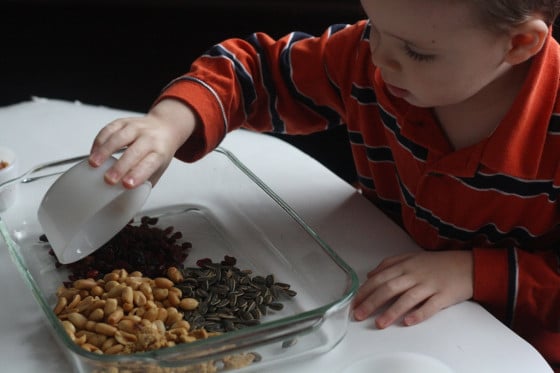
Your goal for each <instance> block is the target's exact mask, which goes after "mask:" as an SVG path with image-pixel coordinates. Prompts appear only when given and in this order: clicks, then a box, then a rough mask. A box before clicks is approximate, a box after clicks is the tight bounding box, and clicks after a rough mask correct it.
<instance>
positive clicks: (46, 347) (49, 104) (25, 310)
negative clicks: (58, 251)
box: [0, 98, 552, 373]
mask: <svg viewBox="0 0 560 373" xmlns="http://www.w3.org/2000/svg"><path fill="white" fill-rule="evenodd" d="M129 115H137V114H136V113H130V112H125V111H121V110H115V109H110V108H106V107H99V106H90V105H85V104H81V103H79V102H66V101H58V100H49V99H40V98H34V99H32V100H30V101H28V102H22V103H20V104H16V105H11V106H6V107H0V145H4V146H9V147H11V148H13V149H14V150H15V151H16V152H17V154H18V156H19V162H20V163H19V165H20V170H21V171H25V170H28V169H29V168H31V167H32V166H34V165H37V164H39V163H43V162H46V161H51V160H58V159H64V158H68V157H70V156H75V155H82V154H87V153H88V151H89V147H90V145H91V141H92V140H93V138H94V136H95V134H96V133H97V131H98V130H99V129H100V128H101V127H102V126H103V125H105V124H106V123H108V122H109V121H111V120H113V119H116V118H118V117H122V116H129ZM222 146H223V147H225V148H227V149H229V150H230V151H232V152H233V153H234V154H235V155H237V157H238V158H240V160H241V161H242V162H243V163H245V164H246V165H247V166H248V167H249V168H250V169H252V170H253V171H254V172H255V173H256V174H257V175H258V176H259V177H260V178H261V179H262V180H263V181H264V182H265V183H267V184H268V185H269V186H270V187H271V188H272V189H273V190H274V191H276V192H277V194H279V195H280V197H282V198H283V199H284V200H285V201H286V202H287V203H288V204H290V205H291V206H292V207H294V209H295V210H296V211H297V212H298V213H299V214H300V215H301V216H302V218H303V219H304V220H305V221H306V222H307V223H308V224H309V225H310V226H311V227H312V228H313V229H314V230H315V231H316V232H317V233H318V234H319V235H320V236H321V237H322V238H323V239H324V240H325V241H326V242H327V243H328V244H329V245H330V246H331V247H332V248H334V249H335V250H336V251H337V252H338V253H339V254H340V256H341V257H342V258H343V259H344V260H345V261H346V262H347V263H349V264H350V265H351V266H352V267H353V268H354V269H355V270H356V272H357V273H358V275H359V276H360V280H362V279H363V278H364V277H365V273H366V272H367V271H368V270H370V269H372V268H373V267H374V266H375V264H376V263H378V262H379V261H380V260H381V259H382V258H383V257H385V256H387V255H389V254H392V253H398V252H402V251H405V250H411V249H415V248H416V246H415V244H414V243H413V242H411V240H410V239H409V238H408V236H407V235H406V234H405V233H404V232H403V231H402V230H401V229H400V228H398V227H397V226H395V225H394V224H393V223H392V222H391V221H389V220H388V219H387V218H386V217H385V216H384V215H382V214H381V213H380V212H379V211H378V210H377V209H376V208H375V207H374V206H373V205H371V204H370V203H369V202H368V201H366V200H365V199H364V198H363V197H362V196H361V195H359V194H358V193H356V191H355V190H354V189H353V188H352V187H351V186H349V185H348V184H346V183H345V182H344V181H343V180H342V179H340V178H338V177H337V176H336V175H334V174H333V173H332V172H331V171H329V170H328V169H326V168H324V167H323V166H322V165H321V164H319V163H318V162H317V161H315V160H314V159H312V158H310V157H308V156H307V155H305V154H303V153H302V152H301V151H299V150H297V149H295V148H293V147H292V146H290V145H288V144H286V143H284V142H282V141H280V140H278V139H275V138H272V137H270V136H266V135H262V134H254V133H250V132H247V131H236V132H234V133H232V134H230V135H228V137H227V138H226V139H225V141H224V142H223V144H222ZM13 208H17V204H16V205H15V206H14V207H13ZM0 284H2V285H1V286H0V299H2V302H1V305H0V362H1V363H0V364H1V365H0V372H18V373H27V372H33V373H35V372H44V373H49V372H69V371H71V368H70V365H69V364H68V363H67V362H66V360H65V358H64V356H63V354H62V353H61V351H60V350H59V347H58V344H57V343H55V341H54V340H53V338H52V337H51V334H50V332H49V331H48V329H47V325H46V323H45V322H44V321H43V318H42V315H41V311H40V309H39V307H38V306H37V305H36V303H35V301H34V299H33V297H32V295H31V292H30V291H29V289H28V288H27V287H26V285H25V284H24V282H23V281H22V280H21V278H20V275H19V273H18V272H17V270H16V268H15V267H14V265H13V264H12V262H11V259H10V257H9V255H8V253H7V252H5V251H1V252H0ZM399 351H402V352H414V353H419V354H424V355H426V356H431V357H433V358H435V359H437V360H439V361H441V362H443V363H444V364H446V365H448V366H449V367H451V368H452V370H453V371H455V372H469V373H471V372H476V373H481V372H492V373H499V372H507V373H513V372H520V373H527V372H531V373H540V372H551V371H552V370H551V369H550V367H549V366H548V365H547V363H546V361H545V360H544V359H543V358H542V357H541V355H539V354H538V352H537V351H536V350H535V349H534V348H533V347H532V346H530V345H529V344H528V343H526V342H525V341H524V340H522V339H521V338H519V337H518V336H517V335H516V334H514V333H513V332H511V331H510V330H509V329H508V328H506V327H505V326H503V325H502V324H501V323H500V322H498V321H497V320H496V319H495V318H493V317H492V316H491V315H490V314H489V313H487V312H486V311H485V310H484V309H483V308H482V307H480V306H479V305H477V304H475V303H472V302H465V303H462V304H459V305H456V306H453V307H450V308H448V309H446V310H444V311H442V312H440V313H438V314H437V315H435V316H434V317H432V318H431V319H429V320H427V321H425V322H423V323H421V324H419V325H416V326H413V327H402V326H399V325H395V326H392V327H389V328H388V329H385V330H376V329H375V328H374V327H373V320H372V319H369V320H367V321H363V322H350V326H349V330H348V333H347V335H346V337H345V338H344V339H343V340H342V342H341V343H339V344H338V345H337V346H336V347H335V348H334V349H332V350H331V351H330V352H328V353H326V354H323V355H320V356H317V357H314V358H311V359H307V360H303V361H298V362H293V363H287V364H283V365H281V366H279V367H278V368H277V369H274V371H272V370H267V371H270V372H278V373H280V372H309V373H312V372H325V371H329V372H342V371H344V369H346V368H347V367H348V366H350V365H351V363H353V362H355V361H358V360H360V359H363V358H366V357H370V356H381V355H383V354H389V353H394V352H399Z"/></svg>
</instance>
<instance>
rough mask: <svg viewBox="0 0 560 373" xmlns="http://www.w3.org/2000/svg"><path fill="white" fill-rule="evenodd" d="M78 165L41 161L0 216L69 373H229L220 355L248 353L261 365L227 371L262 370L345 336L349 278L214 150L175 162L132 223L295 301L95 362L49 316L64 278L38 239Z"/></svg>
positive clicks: (192, 256)
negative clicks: (152, 220) (225, 326)
mask: <svg viewBox="0 0 560 373" xmlns="http://www.w3.org/2000/svg"><path fill="white" fill-rule="evenodd" d="M83 158H84V157H76V158H72V159H67V160H62V161H55V162H50V163H46V164H43V165H40V166H38V167H35V168H34V169H32V170H30V171H29V172H27V173H26V174H24V175H23V176H21V177H19V178H18V179H16V180H12V181H11V182H10V184H14V183H15V184H17V187H18V188H19V198H18V202H17V203H16V205H15V206H13V207H12V208H11V209H9V210H7V211H4V212H2V213H0V233H1V236H2V238H3V240H0V244H1V245H2V246H6V247H7V249H8V250H9V253H10V255H11V258H12V260H13V262H14V264H15V265H16V266H17V268H18V270H19V272H20V274H21V276H22V278H23V280H24V281H25V283H26V284H27V285H28V286H29V288H30V290H31V291H32V293H33V295H34V297H35V299H36V301H37V303H38V305H39V306H40V307H41V309H42V311H43V313H44V316H45V318H46V321H47V323H48V324H49V325H50V329H51V330H52V332H53V333H54V335H55V337H56V340H57V342H58V343H59V344H60V346H61V348H62V350H63V351H64V352H65V354H66V355H67V357H68V359H69V361H70V363H71V364H72V366H73V367H74V370H75V371H76V372H107V373H109V372H125V371H126V372H146V371H149V372H196V371H206V370H205V369H206V368H207V367H208V366H210V367H211V368H212V369H214V371H221V370H226V367H224V365H223V361H224V360H223V359H224V357H230V356H236V355H238V354H244V353H248V352H251V353H256V354H257V355H256V356H259V359H257V360H258V361H257V362H253V363H251V364H249V365H247V366H244V367H241V368H232V369H233V370H235V371H243V372H249V371H259V372H262V371H266V367H270V366H272V365H277V364H281V362H283V361H287V360H292V359H299V358H307V357H310V356H313V355H316V354H319V353H325V352H327V351H329V350H330V349H332V348H333V347H334V346H336V344H337V343H338V342H339V341H340V340H341V339H342V338H343V337H344V335H345V333H346V330H347V327H348V323H349V319H350V318H349V313H350V303H351V299H352V297H353V296H354V294H355V293H356V291H357V287H358V279H357V275H356V273H355V272H354V271H353V269H352V268H350V267H349V266H348V265H347V264H346V263H345V262H344V261H343V260H342V259H341V258H340V257H339V256H338V255H337V254H336V253H335V252H334V251H333V250H332V249H331V248H330V247H329V246H328V245H327V244H326V243H325V242H324V241H323V240H322V239H321V238H320V237H319V236H318V235H317V234H316V233H315V232H314V231H313V230H312V228H310V227H309V226H308V225H307V224H305V222H304V221H303V220H302V219H301V218H300V217H299V216H298V215H297V214H296V212H295V211H294V210H293V209H292V208H291V207H290V206H289V205H288V204H287V203H286V202H284V201H283V200H282V199H281V198H280V197H279V196H278V195H277V194H276V193H274V191H272V190H271V189H270V188H269V187H268V186H267V185H266V184H265V183H263V182H262V181H261V180H260V179H259V178H258V177H257V176H256V175H255V174H254V173H253V172H251V171H250V170H249V169H247V167H246V166H244V165H243V164H242V163H241V162H240V161H239V160H238V159H237V158H236V157H235V156H233V155H232V154H231V153H230V152H228V151H227V150H225V149H223V148H218V149H216V150H215V151H213V152H212V153H210V154H209V155H207V156H206V157H205V158H203V159H202V160H200V161H197V162H195V163H183V162H180V161H177V160H173V162H172V163H171V165H170V166H169V169H168V170H167V172H166V173H165V174H164V175H163V177H162V178H161V179H160V181H159V183H158V184H157V185H156V186H155V188H154V189H153V190H152V193H151V195H150V197H149V198H148V201H147V202H146V205H145V206H144V209H143V211H141V213H140V214H139V217H140V216H146V215H147V216H153V217H158V218H159V221H158V224H157V226H158V227H161V228H165V227H168V226H173V227H174V228H175V230H176V231H180V232H181V233H182V234H183V238H184V240H186V241H189V242H191V243H192V248H191V250H190V252H189V255H188V258H187V259H186V262H185V263H184V264H185V266H186V267H189V266H190V267H192V266H194V263H195V262H196V260H197V259H200V258H211V259H212V260H214V261H219V260H221V259H222V258H224V256H225V255H228V256H233V257H235V258H237V266H238V267H239V268H243V269H250V270H252V271H253V272H254V273H256V274H274V276H275V278H276V279H277V281H282V282H285V283H289V284H290V285H291V289H293V290H295V291H296V292H297V295H296V296H295V297H293V298H291V299H290V300H288V301H285V302H284V308H283V309H282V310H281V311H277V312H272V313H268V314H267V315H266V316H264V318H263V319H262V320H261V323H260V324H259V325H255V326H250V327H247V328H243V329H239V330H235V331H231V332H227V333H224V334H221V335H218V336H215V337H211V338H208V339H201V340H197V341H195V342H192V343H186V344H178V345H176V346H174V347H166V348H162V349H159V350H155V351H149V352H139V353H134V354H128V355H99V354H95V353H92V352H88V351H86V350H84V349H82V348H81V347H79V346H78V345H77V344H75V343H74V342H73V341H72V340H71V339H70V338H69V337H68V335H67V334H66V332H65V331H64V329H63V328H62V326H61V323H60V322H59V320H58V318H57V316H56V315H55V314H54V312H53V309H54V306H55V304H56V295H55V293H56V289H57V288H58V287H59V286H60V285H61V284H62V282H63V281H67V279H68V275H69V272H68V270H67V269H65V268H55V261H54V258H53V257H52V256H50V255H49V253H48V251H49V250H48V244H46V243H44V242H41V241H40V240H39V237H40V235H41V234H42V231H41V227H40V225H39V223H38V221H37V209H38V206H39V203H40V202H41V199H42V198H43V195H44V193H45V192H46V191H47V189H48V188H49V186H50V185H51V184H52V183H53V182H54V180H55V179H56V178H57V176H58V175H60V173H62V172H63V171H64V170H66V169H68V168H69V167H71V166H72V165H73V164H74V163H76V162H78V161H79V160H81V159H83ZM6 186H7V185H6V184H3V185H0V188H2V187H6ZM201 367H205V368H204V369H202V368H201ZM227 370H231V369H230V368H229V367H227ZM210 371H211V370H210Z"/></svg>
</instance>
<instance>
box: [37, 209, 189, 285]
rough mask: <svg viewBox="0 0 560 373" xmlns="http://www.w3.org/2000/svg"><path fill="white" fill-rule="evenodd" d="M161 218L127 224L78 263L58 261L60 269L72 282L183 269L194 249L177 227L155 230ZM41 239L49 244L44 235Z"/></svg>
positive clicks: (143, 218) (162, 274)
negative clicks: (119, 273) (117, 273)
mask: <svg viewBox="0 0 560 373" xmlns="http://www.w3.org/2000/svg"><path fill="white" fill-rule="evenodd" d="M157 222H158V219H157V218H153V217H149V216H143V217H142V218H141V220H140V225H134V224H133V222H130V223H129V224H127V225H126V226H125V227H124V228H123V229H122V230H121V231H119V232H118V233H117V234H116V235H115V236H114V237H113V238H112V239H111V240H109V242H107V243H106V244H105V245H103V246H102V247H101V248H99V249H98V250H96V251H95V252H93V253H92V254H90V255H89V256H87V257H85V258H84V259H82V260H79V261H77V262H75V263H70V264H61V263H60V262H59V261H58V259H56V256H55V254H54V251H53V250H52V249H50V251H49V253H50V254H51V255H52V256H53V257H54V258H55V260H56V263H55V265H56V266H57V267H65V268H67V269H68V270H69V271H70V272H71V274H70V276H69V280H70V281H74V280H77V279H80V278H93V279H100V278H103V276H104V275H105V274H107V273H110V272H111V271H112V270H113V269H115V268H122V269H125V270H127V271H129V272H132V271H140V272H142V273H143V274H144V275H146V276H149V277H159V276H164V275H165V271H166V270H167V268H169V267H172V266H174V267H179V268H182V266H183V262H184V261H185V259H186V258H187V256H188V252H189V250H190V248H191V243H190V242H182V243H179V240H181V239H182V238H183V235H182V233H181V232H178V231H175V230H174V227H167V228H165V229H161V228H158V227H155V225H156V224H157ZM40 240H41V241H43V242H48V237H46V236H45V235H42V236H41V237H40Z"/></svg>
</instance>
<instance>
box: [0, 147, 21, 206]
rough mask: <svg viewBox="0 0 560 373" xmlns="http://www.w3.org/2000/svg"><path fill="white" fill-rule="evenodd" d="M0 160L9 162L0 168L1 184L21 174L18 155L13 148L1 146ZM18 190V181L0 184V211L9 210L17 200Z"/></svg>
mask: <svg viewBox="0 0 560 373" xmlns="http://www.w3.org/2000/svg"><path fill="white" fill-rule="evenodd" d="M0 162H6V163H8V165H7V166H6V167H2V168H0V185H1V184H3V183H5V182H7V181H9V180H12V179H15V178H17V177H18V176H19V175H18V174H17V173H18V162H17V157H16V153H14V151H13V150H11V149H9V148H7V147H4V146H0ZM17 192H18V183H9V184H7V185H5V186H0V211H4V210H7V209H8V208H10V207H11V206H12V205H13V204H14V203H15V202H16V200H17V194H18V193H17Z"/></svg>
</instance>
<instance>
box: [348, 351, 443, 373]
mask: <svg viewBox="0 0 560 373" xmlns="http://www.w3.org/2000/svg"><path fill="white" fill-rule="evenodd" d="M374 372H375V373H453V370H452V369H451V368H450V367H449V366H447V365H446V364H444V363H443V362H441V361H439V360H437V359H435V358H433V357H431V356H428V355H424V354H419V353H413V352H395V353H391V354H386V355H379V356H370V357H367V358H364V359H360V360H358V361H356V362H355V363H353V364H351V365H349V366H348V367H347V368H346V369H344V371H343V373H374Z"/></svg>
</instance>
